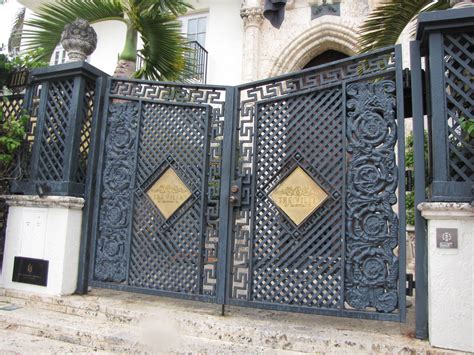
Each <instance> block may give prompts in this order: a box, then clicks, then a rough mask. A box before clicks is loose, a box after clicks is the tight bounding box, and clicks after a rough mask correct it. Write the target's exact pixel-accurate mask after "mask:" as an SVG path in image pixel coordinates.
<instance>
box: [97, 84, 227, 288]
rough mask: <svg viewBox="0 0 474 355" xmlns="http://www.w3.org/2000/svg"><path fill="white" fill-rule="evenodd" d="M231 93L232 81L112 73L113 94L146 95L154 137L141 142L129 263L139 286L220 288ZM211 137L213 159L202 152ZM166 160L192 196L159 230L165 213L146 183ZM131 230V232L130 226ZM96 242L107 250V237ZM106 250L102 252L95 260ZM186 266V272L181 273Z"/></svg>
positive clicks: (145, 131)
mask: <svg viewBox="0 0 474 355" xmlns="http://www.w3.org/2000/svg"><path fill="white" fill-rule="evenodd" d="M225 93H226V90H225V88H218V87H213V88H211V87H199V86H192V85H189V86H181V85H165V84H161V83H151V82H145V81H127V80H119V79H112V82H111V89H110V92H109V95H111V96H110V97H111V99H115V98H117V99H120V100H127V99H132V100H136V99H145V100H147V101H146V103H144V106H143V114H142V118H141V120H142V121H141V122H140V124H142V125H143V126H141V128H140V132H141V133H140V134H141V139H143V137H147V138H144V139H145V140H144V141H142V143H143V144H142V143H141V145H140V148H139V149H140V150H139V152H138V154H139V158H138V160H137V163H136V164H137V169H136V171H137V174H136V184H137V190H136V191H135V203H134V206H135V212H134V215H133V223H134V227H133V232H132V233H133V238H132V247H131V248H132V249H131V253H132V254H131V261H132V263H131V265H130V269H129V270H128V271H126V272H130V278H129V284H130V285H132V286H135V287H142V288H152V289H161V290H168V291H177V292H187V293H194V294H203V295H206V296H215V294H216V277H217V275H216V266H217V247H218V236H217V231H218V211H219V193H220V179H221V157H222V146H221V143H222V137H223V122H224V114H225V108H226V105H225V102H226V94H225ZM180 103H186V105H185V106H183V105H180ZM198 105H199V106H198ZM204 108H205V111H206V113H205V115H209V116H210V127H209V129H208V133H207V134H205V135H204V136H203V133H202V130H203V128H204V126H203V125H204V122H205V121H204V120H203V119H204V118H203V117H204V116H203V115H204V112H203V109H204ZM206 117H207V116H206ZM152 137H153V139H152ZM119 141H120V140H117V142H119ZM205 141H208V142H209V148H208V154H207V158H206V159H207V164H206V167H204V164H203V161H202V159H203V156H202V154H200V153H198V152H202V151H203V149H205V148H204V147H203V146H202V144H204V143H203V142H205ZM159 147H161V148H162V149H159ZM134 149H135V148H132V147H129V148H128V155H131V154H133V153H134V152H135V150H134ZM106 154H107V153H106ZM133 164H135V163H133ZM167 167H172V168H173V170H174V171H175V172H176V173H177V174H178V175H179V176H180V178H181V179H182V180H183V182H184V183H185V184H187V187H188V188H189V189H190V191H191V192H193V196H192V197H191V198H190V199H189V200H188V202H186V203H185V204H184V205H183V206H181V207H180V208H179V209H178V211H177V212H176V213H174V214H173V216H171V217H170V219H169V220H168V221H167V223H162V225H161V229H158V230H156V225H157V224H159V222H160V219H162V216H161V214H160V213H159V211H158V210H157V208H156V207H155V205H154V204H153V203H152V202H151V201H150V200H149V198H148V197H147V196H146V188H147V187H148V186H150V185H151V184H152V183H153V181H155V180H156V179H157V178H158V177H159V176H160V174H161V173H162V172H163V171H165V169H166V168H167ZM203 169H204V170H205V171H206V172H207V174H208V176H207V184H204V180H203V177H202V176H203V175H202V174H203V172H204V171H203ZM123 171H124V174H126V175H127V176H128V173H126V171H129V168H128V167H124V170H123ZM203 196H207V197H206V199H207V202H206V203H205V206H204V207H203V206H202V205H201V203H202V202H201V201H205V199H204V200H203V198H204V197H203ZM129 209H130V207H129ZM161 222H163V221H161ZM202 226H204V227H202ZM151 227H153V228H151ZM124 238H127V235H126V234H125V236H124ZM122 245H123V246H124V247H123V248H122ZM97 248H98V249H99V250H102V252H103V253H107V252H108V251H107V250H106V249H104V248H103V247H102V246H101V245H98V246H97ZM118 250H120V252H122V251H123V252H124V254H121V255H125V256H124V257H123V258H122V259H127V257H126V255H128V253H129V251H127V249H126V246H125V245H124V244H120V247H119V249H118ZM96 254H97V253H96ZM102 255H103V254H102ZM101 257H102V256H100V255H96V260H97V258H101ZM110 258H112V259H113V260H114V262H115V263H116V264H117V265H120V266H121V265H122V264H121V263H120V262H118V261H116V260H115V259H114V255H113V253H112V254H111V255H110ZM127 262H128V261H127ZM109 268H110V269H112V267H109ZM97 271H98V273H97ZM126 272H125V273H126ZM181 274H182V275H185V276H183V277H179V275H181ZM104 275H105V276H106V277H103V276H104ZM173 275H174V276H173ZM125 276H126V275H125V274H123V275H122V273H121V274H120V275H111V273H109V272H108V271H106V270H105V271H104V270H103V269H101V270H96V275H95V277H96V279H98V280H103V281H119V282H120V281H125V279H126V277H125Z"/></svg>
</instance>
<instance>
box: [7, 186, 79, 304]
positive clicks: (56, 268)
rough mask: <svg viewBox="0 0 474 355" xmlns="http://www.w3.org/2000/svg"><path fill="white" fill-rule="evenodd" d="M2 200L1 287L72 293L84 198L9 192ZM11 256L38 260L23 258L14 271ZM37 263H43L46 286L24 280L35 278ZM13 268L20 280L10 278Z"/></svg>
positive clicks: (76, 269) (75, 276)
mask: <svg viewBox="0 0 474 355" xmlns="http://www.w3.org/2000/svg"><path fill="white" fill-rule="evenodd" d="M5 200H6V201H7V204H8V205H9V206H10V209H9V214H8V222H7V231H6V240H5V255H4V259H3V268H2V275H1V278H2V281H3V287H4V288H5V289H13V290H20V291H26V292H32V293H36V294H43V295H69V294H72V293H74V292H75V290H76V285H77V276H78V265H79V246H80V242H81V222H82V208H83V206H84V199H82V198H79V197H63V196H49V197H38V196H24V195H23V196H22V195H13V196H5ZM15 258H29V259H35V260H39V263H38V264H36V263H35V262H34V261H33V262H31V263H30V262H29V261H26V264H28V265H26V267H24V270H23V271H21V270H20V271H18V269H17V270H14V265H15ZM23 260H25V259H23ZM27 260H28V259H27ZM39 264H42V265H44V264H47V272H46V280H47V281H46V283H47V285H46V286H42V285H41V286H40V285H37V284H32V283H28V282H32V281H33V282H34V281H35V279H36V280H37V279H38V273H37V270H35V268H37V266H38V265H39ZM14 271H16V272H15V274H16V275H18V273H19V272H21V273H22V275H23V276H22V277H21V278H22V280H21V281H22V282H18V281H12V280H13V279H14ZM25 281H26V282H25Z"/></svg>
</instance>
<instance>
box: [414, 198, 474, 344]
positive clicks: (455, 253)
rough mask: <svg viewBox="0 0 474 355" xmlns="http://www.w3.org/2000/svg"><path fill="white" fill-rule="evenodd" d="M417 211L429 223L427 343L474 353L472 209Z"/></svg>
mask: <svg viewBox="0 0 474 355" xmlns="http://www.w3.org/2000/svg"><path fill="white" fill-rule="evenodd" d="M418 209H419V210H420V211H421V213H422V215H423V217H424V218H426V219H427V220H428V243H427V244H428V295H429V296H428V312H429V338H430V343H431V345H433V346H436V347H441V348H448V349H454V350H462V351H467V352H474V336H473V334H474V278H473V272H474V207H472V206H471V205H470V204H469V203H456V202H451V203H449V202H424V203H421V204H420V205H419V206H418ZM456 234H457V240H455V239H456Z"/></svg>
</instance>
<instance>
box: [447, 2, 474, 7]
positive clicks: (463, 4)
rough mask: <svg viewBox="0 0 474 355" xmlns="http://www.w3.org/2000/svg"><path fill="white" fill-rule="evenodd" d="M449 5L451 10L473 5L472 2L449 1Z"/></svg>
mask: <svg viewBox="0 0 474 355" xmlns="http://www.w3.org/2000/svg"><path fill="white" fill-rule="evenodd" d="M449 3H450V5H451V6H452V7H453V9H459V8H461V7H468V6H473V5H474V3H473V0H450V1H449Z"/></svg>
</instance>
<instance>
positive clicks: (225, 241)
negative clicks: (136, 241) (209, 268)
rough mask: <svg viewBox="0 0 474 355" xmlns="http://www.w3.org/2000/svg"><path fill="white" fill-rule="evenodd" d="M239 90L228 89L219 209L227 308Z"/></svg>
mask: <svg viewBox="0 0 474 355" xmlns="http://www.w3.org/2000/svg"><path fill="white" fill-rule="evenodd" d="M236 100H237V90H236V88H235V87H228V88H226V111H225V115H224V141H223V145H222V170H221V171H222V174H221V190H220V203H219V205H220V208H219V250H218V252H217V258H218V260H217V289H216V298H217V303H218V304H222V305H225V304H226V303H227V299H228V292H229V289H230V280H231V278H230V277H229V276H230V274H231V270H230V260H231V252H232V238H231V236H232V229H233V223H232V215H233V206H232V204H231V203H230V194H231V191H230V188H231V184H232V180H233V179H234V173H235V147H236V145H235V142H236V136H235V135H234V132H235V127H236V122H237V118H238V115H237V114H236V112H237V111H238V108H237V105H236Z"/></svg>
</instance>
